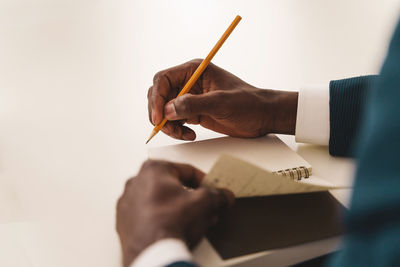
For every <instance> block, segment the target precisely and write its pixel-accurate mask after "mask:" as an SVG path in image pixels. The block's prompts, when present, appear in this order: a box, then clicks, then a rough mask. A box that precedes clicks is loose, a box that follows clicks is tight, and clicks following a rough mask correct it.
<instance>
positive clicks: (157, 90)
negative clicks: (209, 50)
mask: <svg viewBox="0 0 400 267" xmlns="http://www.w3.org/2000/svg"><path fill="white" fill-rule="evenodd" d="M199 64H200V63H199V62H198V60H192V61H189V62H186V63H184V64H181V65H178V66H175V67H172V68H169V69H166V70H163V71H160V72H158V73H157V74H156V75H155V76H154V78H153V88H152V90H151V92H149V93H150V95H149V101H150V103H149V104H150V105H149V106H150V107H151V113H152V114H151V118H152V122H153V123H154V124H155V125H157V124H159V123H161V121H162V119H163V118H164V106H165V104H166V103H167V102H168V101H169V100H171V99H173V98H175V97H176V96H177V95H178V93H179V91H180V90H181V89H182V87H183V86H184V85H185V83H186V81H187V80H189V78H190V76H191V75H192V74H193V72H194V71H195V70H196V68H197V66H198V65H199Z"/></svg>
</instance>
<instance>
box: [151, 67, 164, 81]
mask: <svg viewBox="0 0 400 267" xmlns="http://www.w3.org/2000/svg"><path fill="white" fill-rule="evenodd" d="M164 76H165V70H162V71H159V72H157V73H156V74H155V75H154V77H153V84H155V83H157V82H158V81H160V80H161V78H162V77H164Z"/></svg>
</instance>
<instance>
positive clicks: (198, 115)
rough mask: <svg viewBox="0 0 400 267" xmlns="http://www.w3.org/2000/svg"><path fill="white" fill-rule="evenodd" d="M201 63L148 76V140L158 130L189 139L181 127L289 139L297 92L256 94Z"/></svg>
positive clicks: (257, 91) (263, 91) (232, 77)
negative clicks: (150, 79) (151, 128)
mask: <svg viewBox="0 0 400 267" xmlns="http://www.w3.org/2000/svg"><path fill="white" fill-rule="evenodd" d="M221 39H222V38H221ZM204 62H205V60H203V61H202V60H200V59H196V60H192V61H189V62H187V63H184V64H182V65H179V66H175V67H172V68H169V69H166V70H163V71H160V72H158V73H157V74H156V75H155V76H154V80H153V86H151V87H150V89H149V92H148V109H149V119H150V121H151V122H152V123H153V125H157V126H156V127H155V131H153V132H152V135H151V137H152V136H154V135H153V134H155V133H157V132H158V130H160V129H161V131H163V132H164V133H165V134H167V135H169V136H171V137H173V138H176V139H181V140H194V139H195V138H196V134H195V132H194V131H193V130H192V129H190V128H189V127H187V126H186V125H185V124H200V125H201V126H203V127H204V128H207V129H210V130H213V131H216V132H219V133H223V134H227V135H230V136H234V137H246V138H252V137H259V136H263V135H265V134H268V133H282V134H294V131H295V123H296V112H297V92H287V91H278V90H270V89H259V88H256V87H254V86H252V85H250V84H248V83H246V82H244V81H243V80H241V79H239V78H238V77H236V76H235V75H233V74H231V73H230V72H228V71H226V70H224V69H222V68H219V67H217V66H216V65H214V64H212V63H209V64H208V65H206V68H205V67H204V66H205V65H204V64H205V63H204ZM208 62H209V61H208ZM239 63H240V62H238V64H239ZM201 66H203V67H202V68H204V70H202V72H201V73H202V74H201V75H199V71H198V70H199V69H200V70H201V68H200V67H201ZM196 72H197V74H196ZM193 77H195V78H196V77H197V79H194V78H193ZM189 85H190V86H189ZM181 88H184V89H185V90H183V89H182V90H181ZM186 91H187V93H186ZM180 92H181V93H180ZM182 92H185V93H186V94H183V93H182ZM167 120H168V121H167ZM161 125H162V126H163V127H160V126H161ZM151 137H150V139H151ZM150 139H149V140H150Z"/></svg>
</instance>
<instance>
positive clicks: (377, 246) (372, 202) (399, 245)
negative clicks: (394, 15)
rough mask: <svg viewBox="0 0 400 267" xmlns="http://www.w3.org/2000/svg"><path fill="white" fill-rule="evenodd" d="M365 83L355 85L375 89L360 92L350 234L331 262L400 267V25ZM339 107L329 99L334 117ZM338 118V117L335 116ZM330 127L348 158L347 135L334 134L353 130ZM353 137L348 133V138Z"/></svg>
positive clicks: (349, 101)
mask: <svg viewBox="0 0 400 267" xmlns="http://www.w3.org/2000/svg"><path fill="white" fill-rule="evenodd" d="M367 79H372V80H369V81H365V80H363V79H361V80H359V83H356V84H361V85H360V86H363V85H371V84H373V85H372V89H371V90H369V91H368V92H363V93H361V94H364V93H366V94H365V95H366V106H365V112H364V113H365V116H363V118H362V119H361V120H362V127H361V128H360V129H361V130H360V138H359V139H358V140H357V141H356V142H354V141H353V142H352V144H354V143H357V145H356V146H357V149H356V151H357V155H358V158H359V164H358V168H357V174H356V182H355V185H354V193H353V196H352V203H351V208H350V212H349V214H348V216H347V218H346V225H347V231H348V234H347V236H346V238H345V242H344V246H343V249H342V250H341V252H340V253H338V255H337V257H335V258H334V259H333V260H332V262H331V265H333V266H400V172H399V171H398V169H399V167H400V157H399V151H400V104H399V103H398V101H399V100H400V24H399V25H398V26H397V29H396V31H395V33H394V36H393V38H392V41H391V44H390V47H389V52H388V54H387V58H386V60H385V63H384V65H383V67H382V69H381V73H380V76H379V77H378V78H376V77H374V78H371V77H370V78H367ZM354 87H357V86H354ZM354 87H353V88H354ZM333 91H335V90H333ZM331 93H332V90H331ZM355 97H356V95H355ZM342 99H343V101H342V103H341V104H339V105H340V106H343V105H352V104H353V100H352V99H354V98H352V97H348V98H345V97H343V98H342ZM335 103H337V102H336V101H332V100H331V107H330V108H331V114H332V109H333V110H334V111H335V110H336V108H335V107H333V106H332V104H335ZM350 109H351V108H350V107H347V108H343V109H342V110H346V111H349V110H350ZM336 111H337V110H336ZM345 115H346V114H342V116H343V117H344V116H345ZM339 117H340V116H339ZM350 117H351V116H350ZM335 118H338V117H335V115H334V116H333V119H335ZM332 123H333V124H334V125H335V126H334V127H333V129H331V138H332V135H333V136H336V137H335V140H332V142H330V150H331V152H333V154H339V155H342V154H344V155H345V154H346V152H347V151H348V150H347V149H348V148H346V147H344V146H347V144H349V143H348V142H347V141H345V139H346V137H345V136H344V134H340V135H339V136H338V135H337V133H332V131H335V129H337V128H335V127H337V125H345V126H344V128H347V129H352V127H351V126H350V125H349V123H342V122H338V121H336V122H332V117H331V125H332ZM351 134H353V133H352V132H351V131H350V134H349V136H350V137H349V136H348V137H349V138H352V137H351ZM331 146H335V147H331ZM341 146H342V147H341ZM351 146H352V145H351Z"/></svg>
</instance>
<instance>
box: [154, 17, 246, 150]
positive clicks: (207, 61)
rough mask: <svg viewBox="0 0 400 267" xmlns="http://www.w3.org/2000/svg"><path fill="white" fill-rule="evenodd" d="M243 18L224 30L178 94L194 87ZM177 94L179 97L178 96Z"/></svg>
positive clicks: (161, 124)
mask: <svg viewBox="0 0 400 267" xmlns="http://www.w3.org/2000/svg"><path fill="white" fill-rule="evenodd" d="M241 19H242V17H241V16H239V15H238V16H236V17H235V19H234V20H233V21H232V23H231V25H229V27H228V29H226V31H225V32H224V34H223V35H222V36H221V38H220V39H219V40H218V42H217V43H216V44H215V46H214V47H213V49H211V51H210V53H209V54H208V55H207V57H206V58H205V59H204V60H203V61H202V62H201V64H200V65H199V66H198V67H197V69H196V71H195V72H194V73H193V75H192V77H190V79H189V81H188V82H187V83H186V84H185V86H184V87H183V88H182V90H181V91H180V93H179V94H178V96H181V95H184V94H186V93H187V92H189V91H190V89H192V87H193V85H194V84H195V83H196V81H197V80H198V79H199V77H200V75H201V74H202V73H203V71H204V70H205V69H206V68H207V66H208V64H210V62H211V60H212V59H213V57H214V56H215V54H216V53H217V52H218V50H219V49H220V48H221V46H222V45H223V44H224V42H225V40H226V39H228V37H229V35H230V34H231V33H232V31H233V30H234V29H235V27H236V26H237V25H238V23H239V21H240V20H241ZM178 96H177V97H178ZM165 123H167V119H166V118H164V119H163V121H162V122H161V123H160V124H158V125H156V126H155V127H154V129H153V131H152V132H151V134H150V137H149V139H148V140H147V142H146V144H147V143H148V142H149V141H150V140H151V139H152V138H153V137H154V136H155V135H156V134H157V133H158V132H159V131H160V130H161V129H162V128H163V127H164V125H165Z"/></svg>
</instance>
